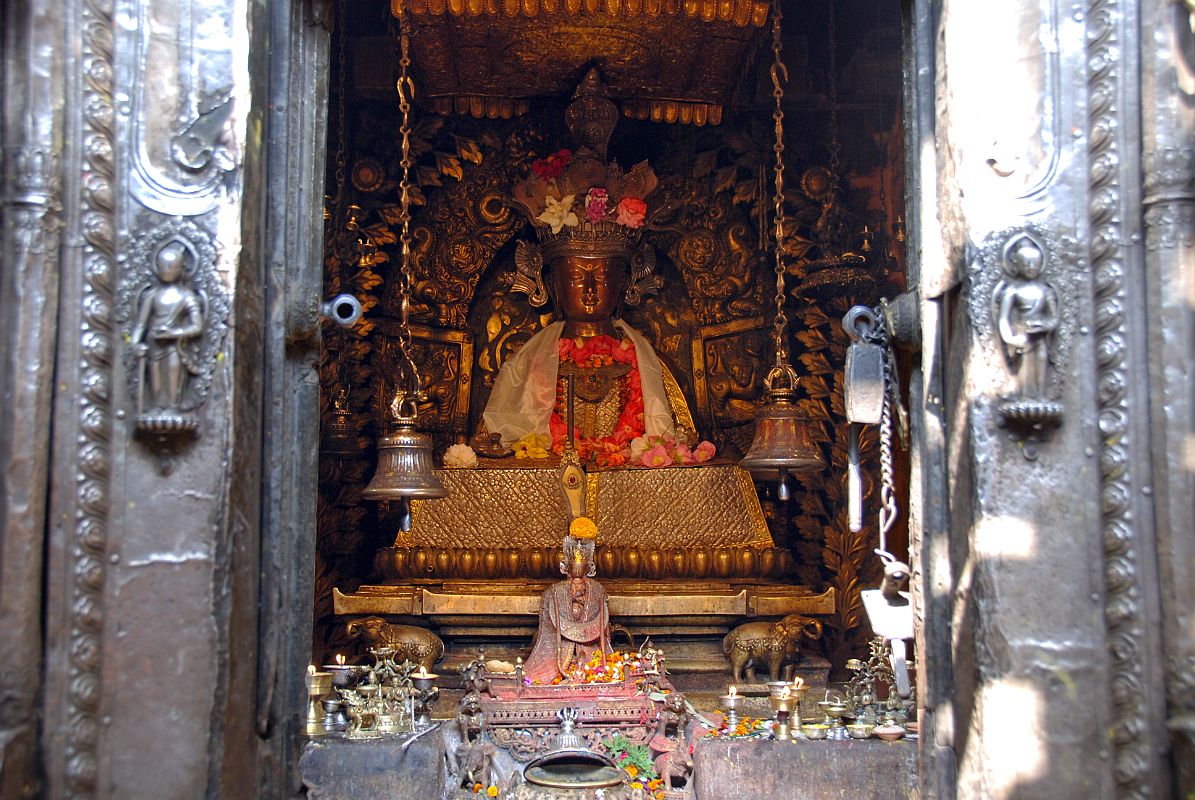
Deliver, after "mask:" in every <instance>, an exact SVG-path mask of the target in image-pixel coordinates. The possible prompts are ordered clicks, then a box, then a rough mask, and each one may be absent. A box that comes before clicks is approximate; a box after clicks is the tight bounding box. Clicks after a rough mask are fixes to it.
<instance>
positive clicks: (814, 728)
mask: <svg viewBox="0 0 1195 800" xmlns="http://www.w3.org/2000/svg"><path fill="white" fill-rule="evenodd" d="M829 732H830V726H829V725H822V724H821V723H820V722H819V723H815V724H813V725H802V726H801V733H803V734H805V738H806V739H814V740H817V739H825V738H826V734H827V733H829Z"/></svg>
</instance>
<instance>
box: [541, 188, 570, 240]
mask: <svg viewBox="0 0 1195 800" xmlns="http://www.w3.org/2000/svg"><path fill="white" fill-rule="evenodd" d="M576 199H577V196H576V195H574V194H569V195H565V196H564V197H562V198H561V199H559V200H557V199H556V198H554V197H551V196H549V197H546V198H544V203H545V206H546V208H545V209H544V213H542V214H540V215H539V216H538V217H536V219H537V220H539V221H540V222H542V223H543V224H545V225H548V226H550V227H551V228H552V233H553V234H556V233H560V230H561V229H562V228H563V227H564V226H565V225H567V226H569V227H570V228H575V227H576V226H577V225H578V224H579V223H580V220H579V219H577V215H576V214H575V213H573V201H574V200H576Z"/></svg>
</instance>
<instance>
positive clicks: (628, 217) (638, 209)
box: [614, 197, 647, 228]
mask: <svg viewBox="0 0 1195 800" xmlns="http://www.w3.org/2000/svg"><path fill="white" fill-rule="evenodd" d="M615 211H616V212H617V214H618V216H617V217H616V218H615V220H614V221H615V222H617V223H618V224H619V225H626V226H627V227H628V228H638V227H641V226H642V225H643V217H644V216H645V215H646V214H647V203H645V202H643V201H642V200H640V199H639V198H638V197H624V198H622V199H621V200H619V201H618V207H617V208H616V209H615Z"/></svg>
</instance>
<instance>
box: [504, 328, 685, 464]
mask: <svg viewBox="0 0 1195 800" xmlns="http://www.w3.org/2000/svg"><path fill="white" fill-rule="evenodd" d="M614 325H615V327H617V328H618V329H619V330H621V331H622V334H623V335H624V336H626V337H627V338H628V339H630V340H631V344H633V345H634V346H635V358H636V359H637V360H638V362H639V384H640V386H641V387H642V389H643V425H644V430H645V431H646V433H647V435H648V436H675V435H676V429H675V427H674V426H673V424H672V406H671V405H670V404H669V402H668V395H667V393H666V392H665V391H664V369H663V366H662V365H661V364H660V357H659V356H657V355H656V352H655V350H654V349H652V346H651V345H650V344H649V343H648V341H647V339H645V338H643V336H641V335H640V334H639V333H637V332H636V331H635V330H634V329H632V328H631V326H630V325H627V324H626V323H625V322H623V321H622V320H614ZM563 331H564V323H563V322H553V323H552V324H551V325H549V326H548V327H546V328H544V329H543V330H542V331H540V332H539V333H537V334H535V335H534V336H532V337H531V338H530V339H528V340H527V342H526V344H524V345H523V346H522V347H521V348H519V351H518V352H517V353H515V354H514V355H513V356H511V357H510V358H509V359H507V360H506V363H505V364H503V365H502V368H501V369H500V370H499V371H498V378H497V380H495V381H494V389H493V391H491V392H490V399H489V402H487V403H486V406H485V411H484V412H482V415H481V418H482V419H483V420H484V421H485V426H486V430H488V431H489V432H490V433H497V434H501V436H502V444H504V445H506V446H507V447H509V446H510V445H512V444H514V443H515V442H517V441H519V440H520V439H522V438H523V437H525V436H526V435H527V434H529V433H535V434H538V435H539V436H542V437H544V438H549V437H550V435H551V434H550V432H549V429H548V420H550V419H551V417H552V407H553V406H554V405H555V404H556V378H557V374H558V371H559V367H560V349H559V344H560V335H561V333H562V332H563Z"/></svg>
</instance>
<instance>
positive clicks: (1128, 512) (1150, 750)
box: [1086, 0, 1164, 798]
mask: <svg viewBox="0 0 1195 800" xmlns="http://www.w3.org/2000/svg"><path fill="white" fill-rule="evenodd" d="M1086 10H1087V47H1086V55H1087V64H1088V72H1087V88H1088V94H1089V105H1088V130H1089V139H1088V152H1087V159H1088V192H1089V195H1088V207H1087V222H1088V225H1089V226H1090V229H1089V232H1088V237H1089V241H1088V250H1089V255H1090V261H1091V263H1090V269H1091V272H1092V275H1093V278H1094V280H1093V286H1094V297H1093V301H1094V305H1095V307H1094V319H1095V331H1094V336H1095V344H1096V347H1095V353H1096V383H1097V386H1098V392H1097V399H1098V404H1099V433H1100V453H1099V464H1100V487H1101V497H1102V500H1103V502H1102V507H1101V512H1102V520H1103V539H1104V554H1105V558H1104V592H1105V611H1104V617H1105V621H1106V623H1107V626H1108V655H1109V661H1110V669H1111V687H1110V688H1111V691H1110V695H1109V696H1110V697H1111V699H1112V709H1111V710H1112V719H1113V728H1112V730H1111V732H1110V738H1111V741H1112V745H1113V748H1114V756H1113V770H1112V772H1113V776H1114V778H1115V780H1116V794H1117V796H1118V797H1124V798H1147V797H1156V796H1161V795H1162V794H1163V792H1164V790H1163V788H1162V785H1163V784H1162V781H1161V777H1162V772H1163V771H1162V770H1160V769H1159V766H1160V764H1159V760H1158V754H1159V753H1160V752H1161V749H1160V747H1159V745H1160V739H1161V735H1162V734H1161V731H1160V730H1159V728H1160V718H1161V714H1160V708H1159V700H1160V697H1159V695H1158V693H1157V687H1158V684H1157V683H1156V680H1157V676H1156V672H1157V670H1158V666H1159V665H1158V664H1157V662H1156V656H1157V653H1156V652H1155V647H1156V645H1157V642H1156V641H1155V640H1154V634H1153V633H1152V632H1151V628H1152V627H1153V625H1154V622H1153V620H1155V619H1156V616H1155V615H1156V613H1157V609H1156V602H1157V601H1156V596H1155V595H1154V594H1153V593H1152V592H1151V591H1149V589H1148V588H1147V586H1148V585H1149V584H1153V583H1154V581H1156V572H1155V571H1154V570H1155V565H1154V562H1153V555H1152V552H1151V548H1152V542H1151V541H1150V539H1151V538H1152V537H1151V536H1150V535H1149V531H1150V529H1151V527H1152V521H1153V520H1152V515H1151V513H1150V509H1149V507H1148V502H1147V498H1145V497H1144V495H1143V492H1148V491H1149V490H1148V488H1147V487H1148V483H1147V481H1148V478H1147V477H1146V476H1147V475H1148V472H1149V469H1148V460H1147V457H1146V454H1147V453H1148V445H1147V444H1146V430H1147V428H1146V425H1145V424H1144V423H1145V412H1146V409H1147V405H1146V402H1145V401H1144V398H1145V397H1146V394H1147V391H1148V389H1147V384H1145V382H1144V381H1142V380H1141V379H1142V378H1143V377H1144V374H1145V373H1144V362H1145V359H1144V355H1145V352H1144V350H1145V348H1144V336H1143V335H1142V334H1143V333H1144V324H1145V318H1144V313H1143V312H1144V309H1143V308H1142V307H1141V305H1140V304H1141V301H1142V298H1141V297H1140V295H1139V288H1138V284H1137V283H1136V282H1135V281H1133V280H1131V279H1130V274H1131V273H1132V272H1135V271H1137V270H1139V269H1140V268H1141V256H1142V253H1141V252H1140V248H1139V247H1138V246H1136V243H1138V242H1140V240H1141V235H1140V221H1139V220H1140V219H1141V216H1140V214H1141V203H1140V195H1139V187H1138V185H1137V183H1136V181H1137V179H1138V175H1139V174H1140V173H1139V169H1140V161H1139V160H1138V158H1139V152H1138V151H1137V149H1136V143H1137V142H1138V141H1139V138H1138V136H1137V135H1136V134H1137V133H1138V132H1139V129H1138V127H1137V125H1138V123H1137V117H1136V109H1137V103H1136V102H1135V100H1136V98H1137V93H1138V91H1139V87H1138V83H1137V80H1138V79H1137V76H1136V75H1135V74H1134V71H1135V68H1136V67H1137V63H1138V62H1137V61H1136V59H1133V58H1131V57H1128V56H1127V52H1128V51H1129V50H1130V49H1131V48H1132V45H1133V42H1134V40H1135V37H1136V36H1137V35H1138V32H1139V28H1138V27H1137V25H1136V24H1135V23H1136V22H1137V20H1138V14H1139V6H1138V3H1136V2H1134V0H1088V2H1087V9H1086Z"/></svg>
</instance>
